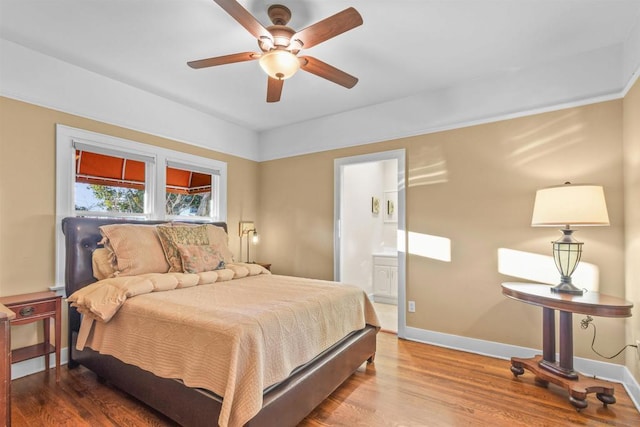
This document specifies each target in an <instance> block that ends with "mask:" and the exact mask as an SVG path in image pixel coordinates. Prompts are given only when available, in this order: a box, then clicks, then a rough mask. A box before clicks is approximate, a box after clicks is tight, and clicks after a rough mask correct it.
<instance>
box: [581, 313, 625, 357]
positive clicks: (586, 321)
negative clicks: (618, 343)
mask: <svg viewBox="0 0 640 427" xmlns="http://www.w3.org/2000/svg"><path fill="white" fill-rule="evenodd" d="M591 322H593V317H591V316H589V315H587V317H585V318H584V319H582V320H581V321H580V327H581V328H582V329H588V328H589V325H591V326H593V339H592V340H591V350H593V352H594V353H595V354H597V355H598V356H600V357H603V358H605V359H613V358H614V357H616V356H618V355H620V353H622V352H623V351H624V350H625V349H626V348H627V347H633V348H638V346H637V345H635V344H627V345H625V346H624V347H622V349H621V350H620V351H619V352H617V353H616V354H614V355H613V356H605V355H602V354H600V353H599V352H598V350H596V349H595V348H593V345H594V344H595V342H596V333H597V329H596V324H595V323H591Z"/></svg>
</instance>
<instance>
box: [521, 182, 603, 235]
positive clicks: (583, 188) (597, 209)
mask: <svg viewBox="0 0 640 427" xmlns="http://www.w3.org/2000/svg"><path fill="white" fill-rule="evenodd" d="M531 225H533V226H562V225H577V226H581V225H583V226H585V225H609V214H608V213H607V204H606V202H605V199H604V191H603V189H602V187H601V186H599V185H583V184H576V185H574V184H564V185H558V186H555V187H549V188H543V189H541V190H538V191H537V192H536V200H535V204H534V207H533V217H532V219H531Z"/></svg>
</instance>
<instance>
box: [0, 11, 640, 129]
mask: <svg viewBox="0 0 640 427" xmlns="http://www.w3.org/2000/svg"><path fill="white" fill-rule="evenodd" d="M240 3H241V4H242V5H243V6H244V7H245V8H247V9H248V10H249V11H250V12H251V13H252V14H253V15H254V16H255V17H256V18H257V19H258V20H259V21H260V22H261V23H262V24H263V25H265V26H268V25H269V24H270V23H269V19H268V17H267V14H266V10H267V7H268V5H270V4H272V2H271V1H265V0H241V1H240ZM282 3H283V4H285V5H286V6H288V7H289V8H290V9H291V11H292V13H293V17H292V19H291V22H290V23H289V26H291V27H292V28H294V29H296V30H299V29H302V28H304V27H307V26H309V25H311V24H313V23H315V22H317V21H319V20H321V19H323V18H326V17H328V16H330V15H333V14H334V13H337V12H339V11H341V10H343V9H345V8H347V7H349V6H353V7H355V8H356V9H357V10H358V11H359V12H360V14H361V15H362V17H363V20H364V24H363V25H362V26H360V27H358V28H356V29H353V30H351V31H349V32H347V33H344V34H342V35H340V36H338V37H336V38H334V39H331V40H328V41H327V42H325V43H323V44H321V45H318V46H316V47H313V48H311V49H309V50H307V51H303V53H304V54H308V55H311V56H315V57H317V58H318V59H321V60H323V61H325V62H327V63H329V64H331V65H333V66H336V67H338V68H340V69H342V70H344V71H346V72H348V73H350V74H353V75H355V76H357V77H358V78H359V79H360V81H359V83H358V84H357V85H356V86H355V87H354V88H353V89H350V90H348V89H345V88H343V87H341V86H338V85H336V84H333V83H330V82H328V81H326V80H324V79H322V78H319V77H317V76H314V75H312V74H309V73H305V72H299V73H298V74H296V75H295V76H294V77H292V78H291V79H289V80H287V81H286V82H285V85H284V90H283V94H282V100H281V102H279V103H275V104H267V103H266V102H265V96H266V75H265V74H264V73H263V72H262V70H261V69H260V67H259V65H258V63H257V62H244V63H237V64H231V65H224V66H220V67H213V68H207V69H201V70H193V69H191V68H189V67H188V66H187V65H186V62H187V61H190V60H195V59H201V58H207V57H212V56H219V55H225V54H231V53H236V52H245V51H257V50H258V48H257V44H256V41H255V39H254V38H253V37H252V36H251V35H250V34H249V33H248V32H247V31H246V30H245V29H244V28H243V27H241V26H240V25H239V24H238V23H237V22H236V21H234V20H233V19H232V18H231V17H230V16H229V15H227V14H226V13H225V12H224V11H223V10H222V9H221V8H220V7H219V6H218V5H217V4H216V3H214V2H213V1H212V0H56V1H51V0H0V36H1V37H2V38H4V39H6V40H9V41H11V42H14V43H16V44H19V45H22V46H24V47H27V48H29V49H32V50H35V51H38V52H40V53H43V54H46V55H49V56H52V57H55V58H57V59H60V60H63V61H65V62H68V63H71V64H73V65H76V66H78V67H81V68H84V69H87V70H89V71H92V72H95V73H98V74H101V75H104V76H106V77H109V78H111V79H114V80H117V81H120V82H123V83H126V84H128V85H131V86H134V87H137V88H140V89H143V90H145V91H148V92H151V93H153V94H156V95H160V96H162V97H165V98H167V99H170V100H172V101H176V102H179V103H181V104H184V105H186V106H189V107H191V108H195V109H197V110H199V111H201V112H204V113H207V114H211V115H214V116H216V117H219V118H222V119H224V120H227V121H230V122H233V123H236V124H239V125H241V126H243V127H245V128H247V129H251V130H254V131H266V130H272V129H275V128H280V127H283V126H287V125H291V124H294V123H299V122H302V121H306V120H311V119H317V118H319V117H325V116H330V115H334V114H338V113H343V112H347V111H350V110H355V109H359V108H362V107H365V106H370V105H375V104H380V103H386V102H389V101H392V100H395V99H399V98H405V97H409V96H412V95H415V94H417V93H425V92H430V91H435V90H438V89H440V88H447V87H455V86H456V85H459V84H464V83H468V82H470V81H473V80H476V79H482V78H486V77H487V76H494V77H495V76H499V75H500V74H501V73H510V72H514V71H518V70H523V69H527V68H529V67H534V66H539V65H540V64H548V63H553V62H554V61H558V60H562V59H564V58H571V57H574V56H577V55H580V54H583V53H586V52H591V51H594V50H598V49H603V48H608V47H611V49H616V48H617V49H620V48H621V46H623V45H624V43H625V41H626V40H627V38H628V37H629V33H630V32H631V30H632V28H633V27H634V25H635V24H636V23H637V22H638V19H639V17H640V0H555V1H554V0H423V1H420V0H413V1H412V0H393V1H392V0H386V1H377V0H350V1H335V0H334V1H327V0H308V1H301V0H283V1H282Z"/></svg>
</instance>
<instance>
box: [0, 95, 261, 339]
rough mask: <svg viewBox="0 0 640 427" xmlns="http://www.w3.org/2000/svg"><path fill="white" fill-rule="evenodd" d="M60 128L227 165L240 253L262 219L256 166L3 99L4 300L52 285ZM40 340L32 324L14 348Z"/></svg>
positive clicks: (0, 257)
mask: <svg viewBox="0 0 640 427" xmlns="http://www.w3.org/2000/svg"><path fill="white" fill-rule="evenodd" d="M57 123H60V124H64V125H67V126H72V127H76V128H81V129H86V130H90V131H93V132H99V133H103V134H107V135H112V136H116V137H120V138H126V139H129V140H133V141H138V142H142V143H147V144H151V145H156V146H160V147H165V148H170V149H173V150H179V151H184V152H187V153H191V154H196V155H200V156H203V157H209V158H212V159H216V160H221V161H224V162H227V165H228V190H229V191H228V200H227V202H228V203H227V217H228V223H229V231H230V232H229V236H230V246H231V248H232V250H233V251H234V253H238V249H239V247H238V245H239V242H238V236H237V234H238V233H237V227H238V221H240V219H241V218H249V219H255V218H256V217H257V204H258V198H257V186H258V164H257V163H256V162H253V161H250V160H245V159H241V158H238V157H234V156H229V155H226V154H221V153H217V152H213V151H211V150H206V149H202V148H197V147H193V146H190V145H187V144H182V143H178V142H175V141H171V140H168V139H163V138H160V137H156V136H152V135H148V134H144V133H140V132H135V131H132V130H128V129H124V128H120V127H117V126H112V125H109V124H106V123H101V122H97V121H94V120H89V119H85V118H81V117H78V116H74V115H71V114H65V113H61V112H59V111H55V110H50V109H47V108H42V107H38V106H35V105H32V104H27V103H24V102H19V101H15V100H12V99H8V98H3V97H0V296H6V295H14V294H21V293H27V292H37V291H43V290H46V289H47V287H48V286H51V285H53V281H54V277H55V274H54V269H55V265H54V263H55V255H54V254H55V252H54V237H55V143H56V139H55V125H56V124H57ZM38 329H41V328H38ZM64 330H66V316H65V321H64V324H63V331H64ZM36 339H37V338H36V327H35V326H34V325H24V326H19V327H16V328H13V333H12V345H13V347H14V348H15V347H20V346H23V345H26V344H31V343H32V342H35V340H36ZM63 346H66V334H65V336H64V337H63Z"/></svg>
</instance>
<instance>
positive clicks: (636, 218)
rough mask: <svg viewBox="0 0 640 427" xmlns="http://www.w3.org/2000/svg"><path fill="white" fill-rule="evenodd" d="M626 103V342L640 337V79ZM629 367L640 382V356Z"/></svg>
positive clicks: (630, 362)
mask: <svg viewBox="0 0 640 427" xmlns="http://www.w3.org/2000/svg"><path fill="white" fill-rule="evenodd" d="M623 106H624V110H623V135H624V186H625V222H626V224H625V237H626V291H627V295H626V297H627V299H628V300H629V301H632V302H633V304H634V309H633V317H632V318H631V319H629V321H628V323H627V325H628V327H627V342H630V343H635V340H638V339H640V262H639V261H640V80H638V81H636V83H635V85H634V86H633V87H632V88H631V90H630V91H629V92H628V93H627V96H626V97H625V98H624V102H623ZM634 352H635V351H634V350H630V351H629V353H630V354H633V353H634ZM627 367H628V368H629V370H630V371H631V373H632V374H633V375H634V377H635V378H636V380H637V381H639V382H640V361H638V358H637V357H634V356H631V355H630V356H629V357H627Z"/></svg>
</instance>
